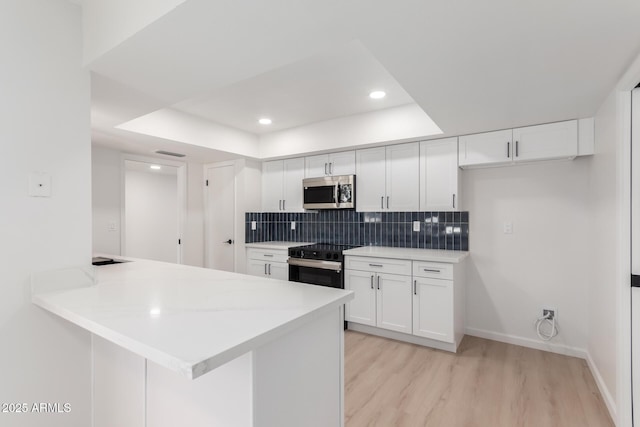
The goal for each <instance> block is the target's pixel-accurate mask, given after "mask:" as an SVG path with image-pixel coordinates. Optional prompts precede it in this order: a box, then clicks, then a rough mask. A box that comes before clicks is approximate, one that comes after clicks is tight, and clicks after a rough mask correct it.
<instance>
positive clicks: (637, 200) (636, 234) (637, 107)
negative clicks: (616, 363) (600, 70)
mask: <svg viewBox="0 0 640 427" xmlns="http://www.w3.org/2000/svg"><path fill="white" fill-rule="evenodd" d="M631 102H632V118H631V274H632V278H631V363H632V372H633V374H632V390H633V414H634V419H636V420H637V419H638V418H640V415H639V414H640V89H635V90H634V91H633V92H632V97H631ZM634 425H636V426H637V425H640V422H638V421H635V422H634Z"/></svg>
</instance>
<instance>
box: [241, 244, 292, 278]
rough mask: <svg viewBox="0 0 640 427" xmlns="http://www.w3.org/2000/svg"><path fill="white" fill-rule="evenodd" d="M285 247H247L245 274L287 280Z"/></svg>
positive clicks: (287, 265)
mask: <svg viewBox="0 0 640 427" xmlns="http://www.w3.org/2000/svg"><path fill="white" fill-rule="evenodd" d="M288 258H289V255H288V253H287V249H255V248H249V249H247V274H249V275H251V276H260V277H268V278H270V279H279V280H289V264H287V259H288Z"/></svg>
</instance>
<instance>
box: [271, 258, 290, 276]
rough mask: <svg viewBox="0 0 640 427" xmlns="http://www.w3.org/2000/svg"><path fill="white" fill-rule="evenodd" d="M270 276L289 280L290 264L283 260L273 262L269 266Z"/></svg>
mask: <svg viewBox="0 0 640 427" xmlns="http://www.w3.org/2000/svg"><path fill="white" fill-rule="evenodd" d="M267 272H268V276H267V277H269V278H271V279H278V280H289V264H285V263H283V262H271V263H269V265H268V266H267Z"/></svg>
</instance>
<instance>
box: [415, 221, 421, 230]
mask: <svg viewBox="0 0 640 427" xmlns="http://www.w3.org/2000/svg"><path fill="white" fill-rule="evenodd" d="M413 231H420V221H413Z"/></svg>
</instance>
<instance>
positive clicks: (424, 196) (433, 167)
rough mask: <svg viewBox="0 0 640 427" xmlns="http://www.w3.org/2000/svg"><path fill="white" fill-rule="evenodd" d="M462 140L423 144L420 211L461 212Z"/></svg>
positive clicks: (449, 139)
mask: <svg viewBox="0 0 640 427" xmlns="http://www.w3.org/2000/svg"><path fill="white" fill-rule="evenodd" d="M458 172H459V169H458V138H447V139H440V140H437V141H424V142H421V143H420V184H421V185H420V210H421V211H452V210H460V206H459V200H460V198H459V197H458Z"/></svg>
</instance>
